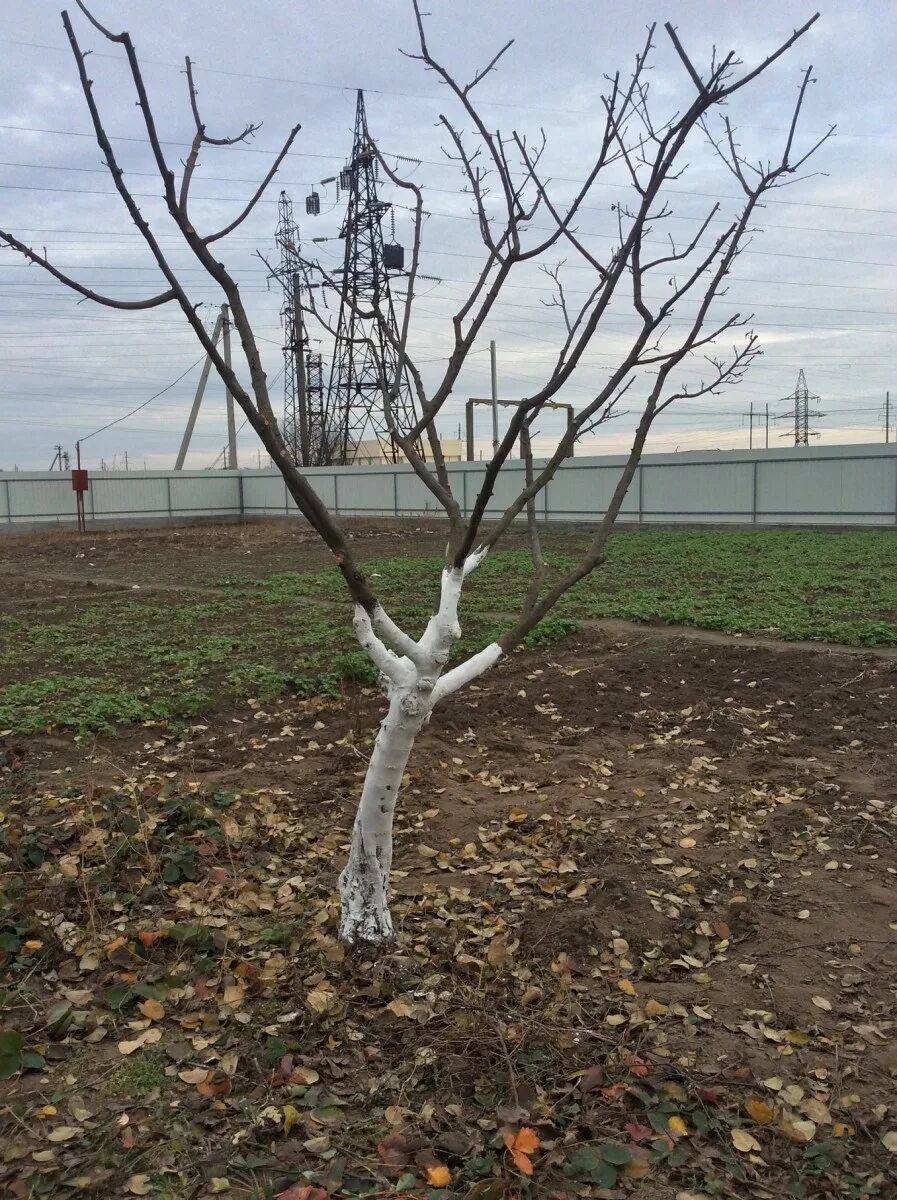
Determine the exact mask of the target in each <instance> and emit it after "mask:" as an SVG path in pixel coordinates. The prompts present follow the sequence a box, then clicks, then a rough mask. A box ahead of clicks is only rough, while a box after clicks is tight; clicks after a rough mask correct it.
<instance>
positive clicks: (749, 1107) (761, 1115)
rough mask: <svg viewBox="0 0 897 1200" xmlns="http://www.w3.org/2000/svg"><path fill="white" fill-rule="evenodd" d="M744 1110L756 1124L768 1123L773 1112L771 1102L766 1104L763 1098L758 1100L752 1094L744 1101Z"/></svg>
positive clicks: (773, 1114)
mask: <svg viewBox="0 0 897 1200" xmlns="http://www.w3.org/2000/svg"><path fill="white" fill-rule="evenodd" d="M744 1107H745V1110H746V1112H747V1114H748V1116H749V1117H750V1118H751V1120H752V1121H756V1122H757V1124H758V1125H768V1124H769V1123H770V1122H771V1121H772V1119H773V1117H774V1116H775V1115H776V1114H775V1109H774V1108H773V1107H772V1105H771V1104H767V1103H766V1101H765V1100H759V1099H757V1097H756V1096H752V1097H751V1098H750V1100H747V1101H746V1102H745V1105H744Z"/></svg>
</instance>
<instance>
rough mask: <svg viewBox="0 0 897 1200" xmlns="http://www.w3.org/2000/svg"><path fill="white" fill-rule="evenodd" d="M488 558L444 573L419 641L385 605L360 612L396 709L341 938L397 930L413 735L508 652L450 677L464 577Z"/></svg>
mask: <svg viewBox="0 0 897 1200" xmlns="http://www.w3.org/2000/svg"><path fill="white" fill-rule="evenodd" d="M482 557H483V556H482V554H478V555H471V557H470V558H469V559H468V562H467V564H465V568H464V569H463V570H460V569H455V570H451V569H447V570H445V571H443V573H442V591H441V596H440V603H439V609H438V611H437V612H436V613H435V614H434V616H432V617H431V618H430V621H429V623H428V624H427V628H426V630H425V631H424V634H423V636H422V637H421V638H420V640H419V641H417V642H415V641H414V640H413V639H412V638H410V637H409V636H408V635H407V634H405V633H403V632H402V631H401V630H400V629H399V628H398V627H397V626H396V625H395V624H394V623H393V622H392V620H391V619H390V618H389V617H388V616H387V615H386V613H385V612H383V610H382V609H377V610H376V611H375V612H374V614H373V619H372V618H371V616H369V615H368V614H367V613H366V612H365V611H364V610H363V609H361V608H358V609H356V613H355V632H356V635H357V637H358V640H359V642H360V643H361V645H362V646H363V647H364V649H365V650H366V651H367V652H368V654H369V655H370V657H371V660H372V661H373V662H374V663H375V664H376V666H377V667H379V669H380V670H381V671H382V672H383V674H384V676H385V677H386V679H387V681H388V686H387V695H388V696H389V711H388V712H387V714H386V716H385V717H384V719H383V723H382V724H381V726H380V732H379V733H378V734H377V740H376V741H375V743H374V749H373V753H372V754H371V761H370V763H369V764H368V770H367V774H366V776H365V780H364V787H363V788H362V792H361V801H360V803H359V805H358V812H357V813H356V816H355V825H354V827H353V829H352V844H351V847H350V850H349V861H348V862H347V863H346V865H345V867H344V868H343V871H342V874H341V875H340V879H339V889H340V900H341V902H342V919H341V922H340V938H341V939H342V940H343V941H344V942H346V943H347V944H349V945H355V944H356V943H358V942H367V943H371V944H374V945H376V944H379V943H382V942H385V941H388V940H389V939H390V938H391V937H392V935H393V924H392V917H391V916H390V912H389V873H390V869H391V867H392V827H393V817H394V815H395V810H396V802H397V800H398V795H399V788H400V787H401V784H402V776H403V774H404V772H405V766H406V764H407V762H408V756H409V755H410V753H411V748H412V746H413V745H414V739H415V738H416V737H417V735H418V733H419V732H420V730H421V728H422V727H423V725H424V724H426V722H427V720H428V719H429V716H430V713H431V712H432V711H433V708H434V706H435V704H436V703H437V702H438V701H439V700H441V699H442V698H443V697H444V696H446V695H449V694H450V693H451V692H453V691H456V690H457V689H458V688H459V687H462V686H463V685H464V684H466V683H468V682H469V681H470V680H471V679H475V678H476V677H477V676H478V675H481V674H482V673H483V671H485V670H487V669H488V668H489V667H490V666H492V664H493V663H495V662H497V661H498V659H499V658H500V657H501V650H500V649H499V647H498V646H497V645H495V644H493V645H491V646H487V647H486V648H485V649H484V650H481V651H480V652H479V654H475V655H473V657H472V658H469V659H467V661H466V662H463V663H461V664H460V665H459V666H457V667H455V668H454V669H453V670H451V671H448V672H446V673H445V674H443V671H444V670H445V665H446V663H447V662H448V659H449V653H450V651H451V646H452V642H453V641H454V640H455V639H456V638H458V637H460V636H461V629H460V626H459V625H458V601H459V600H460V598H461V588H462V585H463V582H464V578H465V576H466V575H468V574H470V572H471V571H472V570H474V569H475V567H476V566H477V565H478V564H479V562H480V561H481V560H482ZM375 625H376V627H377V628H378V629H379V630H381V631H382V632H383V633H384V635H385V636H386V637H387V638H388V639H389V640H390V641H391V642H392V643H393V644H394V645H395V646H396V647H397V648H399V649H400V650H402V651H403V652H404V653H403V656H402V657H401V658H399V657H398V656H397V655H396V654H394V653H393V652H392V651H391V650H389V649H387V647H386V646H385V645H384V644H383V642H382V641H381V640H380V638H379V637H378V635H377V633H375V632H374V626H375Z"/></svg>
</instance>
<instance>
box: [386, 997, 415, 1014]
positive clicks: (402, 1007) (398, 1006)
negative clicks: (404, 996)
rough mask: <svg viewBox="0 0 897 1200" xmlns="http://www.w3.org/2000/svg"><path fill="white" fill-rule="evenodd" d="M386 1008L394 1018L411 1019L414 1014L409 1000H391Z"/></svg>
mask: <svg viewBox="0 0 897 1200" xmlns="http://www.w3.org/2000/svg"><path fill="white" fill-rule="evenodd" d="M386 1007H387V1008H388V1009H389V1011H390V1012H391V1013H392V1015H393V1016H394V1017H410V1016H411V1015H412V1014H413V1013H414V1009H413V1008H412V1007H411V1005H410V1004H409V1003H408V1001H407V1000H390V1002H389V1004H387V1006H386Z"/></svg>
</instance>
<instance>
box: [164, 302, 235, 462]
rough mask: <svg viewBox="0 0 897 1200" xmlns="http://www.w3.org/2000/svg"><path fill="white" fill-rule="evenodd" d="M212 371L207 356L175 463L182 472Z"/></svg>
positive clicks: (215, 337)
mask: <svg viewBox="0 0 897 1200" xmlns="http://www.w3.org/2000/svg"><path fill="white" fill-rule="evenodd" d="M224 312H225V306H224V305H222V307H221V312H220V313H219V314H218V319H217V320H216V322H215V328H214V329H213V331H212V345H213V346H217V344H218V338H219V337H220V336H221V327H222V325H223V324H224ZM211 370H212V359H211V357H210V356H209V355H208V354H207V355H206V361H205V362H204V363H203V364H202V372H201V373H200V376H199V383H198V384H197V385H196V395H195V396H194V397H193V406H192V408H191V409H190V416H189V417H188V418H187V428H186V429H185V430H184V436H183V438H182V439H181V448H180V449H179V450H178V456H177V458H176V459H175V462H174V469H175V470H176V471H182V470H183V469H184V459H185V458H186V457H187V450H188V449H189V447H190V439H191V437H192V436H193V427H194V426H195V424H196V418H197V417H198V416H199V406H200V404H202V397H203V393H204V392H205V390H206V384H207V383H208V382H209V372H210V371H211Z"/></svg>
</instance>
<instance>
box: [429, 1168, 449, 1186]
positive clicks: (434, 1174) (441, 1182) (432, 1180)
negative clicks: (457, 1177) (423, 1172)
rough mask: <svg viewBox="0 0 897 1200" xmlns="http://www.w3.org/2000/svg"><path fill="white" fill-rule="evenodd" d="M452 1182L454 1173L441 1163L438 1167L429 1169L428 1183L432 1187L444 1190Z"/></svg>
mask: <svg viewBox="0 0 897 1200" xmlns="http://www.w3.org/2000/svg"><path fill="white" fill-rule="evenodd" d="M451 1182H452V1173H451V1171H450V1170H449V1169H448V1167H444V1166H442V1164H441V1163H440V1164H439V1166H437V1167H427V1183H428V1184H429V1185H430V1187H434V1188H444V1187H448V1185H449V1184H450V1183H451Z"/></svg>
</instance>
